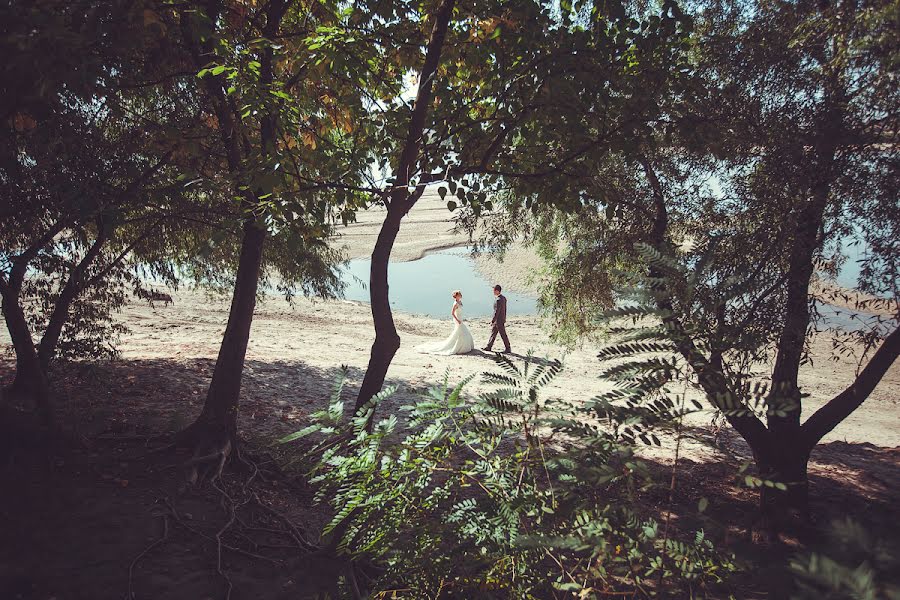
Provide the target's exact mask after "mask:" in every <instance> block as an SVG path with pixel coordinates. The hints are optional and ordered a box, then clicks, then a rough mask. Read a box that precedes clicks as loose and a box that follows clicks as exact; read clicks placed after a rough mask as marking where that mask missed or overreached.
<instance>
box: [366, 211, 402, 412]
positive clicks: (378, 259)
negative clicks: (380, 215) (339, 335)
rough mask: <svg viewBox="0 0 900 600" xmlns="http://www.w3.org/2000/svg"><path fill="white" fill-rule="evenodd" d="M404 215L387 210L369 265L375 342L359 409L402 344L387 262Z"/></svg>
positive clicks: (378, 388) (381, 382)
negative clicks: (395, 316)
mask: <svg viewBox="0 0 900 600" xmlns="http://www.w3.org/2000/svg"><path fill="white" fill-rule="evenodd" d="M402 217H403V215H400V214H397V211H391V210H390V209H389V210H388V214H387V217H386V218H385V220H384V224H383V225H382V226H381V231H379V232H378V239H377V241H376V242H375V249H374V250H373V251H372V265H371V268H370V269H369V300H370V302H371V304H372V319H373V321H374V322H375V342H374V343H373V344H372V351H371V354H370V355H369V365H368V366H367V367H366V375H365V377H364V378H363V382H362V386H360V389H359V394H358V396H357V398H356V410H359V409H360V408H362V407H363V406H365V405H366V403H368V402H369V400H371V399H372V398H373V397H374V396H375V394H377V393H378V392H380V391H381V388H382V387H383V386H384V378H385V377H386V376H387V372H388V369H389V368H390V366H391V361H392V360H393V359H394V355H395V354H396V353H397V350H398V349H399V348H400V336H399V335H398V334H397V328H396V326H395V325H394V315H393V313H392V312H391V304H390V294H389V293H388V264H389V262H390V259H391V249H392V248H393V247H394V241H395V240H396V239H397V233H398V232H399V231H400V220H401V219H402Z"/></svg>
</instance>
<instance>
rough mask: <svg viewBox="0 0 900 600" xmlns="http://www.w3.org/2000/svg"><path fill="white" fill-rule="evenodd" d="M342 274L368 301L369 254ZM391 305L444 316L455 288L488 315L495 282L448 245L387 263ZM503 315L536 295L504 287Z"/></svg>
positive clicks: (840, 318)
mask: <svg viewBox="0 0 900 600" xmlns="http://www.w3.org/2000/svg"><path fill="white" fill-rule="evenodd" d="M846 250H847V252H848V254H849V255H850V256H849V260H848V261H847V262H846V263H845V265H844V268H842V269H841V273H840V274H839V276H838V282H839V283H840V284H842V285H845V286H847V287H853V286H855V280H856V278H857V277H858V276H859V264H858V263H857V262H856V261H857V260H859V258H861V257H860V254H861V252H862V249H861V245H860V246H856V247H848V248H847V249H846ZM343 273H344V274H343V279H344V281H345V282H346V283H347V288H346V291H345V298H347V299H348V300H356V301H360V302H368V301H369V291H368V280H369V260H368V259H358V260H353V261H350V263H349V265H348V266H347V267H345V268H344V269H343ZM388 283H389V285H390V297H391V308H392V309H394V310H396V311H402V312H406V313H412V314H419V315H426V316H429V317H436V318H445V317H449V314H450V307H451V305H452V304H453V299H452V298H451V297H450V293H451V292H452V291H453V290H455V289H458V290H460V291H462V293H463V305H464V308H465V316H466V318H470V319H473V318H484V317H490V316H491V315H492V314H493V309H494V294H493V291H492V288H493V286H494V284H495V283H499V284H500V285H503V281H499V282H494V281H488V280H487V279H485V278H484V277H483V276H482V275H481V274H480V273H479V272H478V270H477V269H476V268H475V263H474V262H473V261H472V259H471V258H470V257H469V253H468V251H467V250H465V249H462V248H454V249H451V250H445V251H441V252H435V253H433V254H427V255H425V257H423V258H421V259H419V260H414V261H409V262H396V263H391V264H390V266H389V268H388ZM503 294H504V295H505V296H506V298H507V314H508V315H534V314H537V312H538V303H537V299H536V298H534V297H532V296H528V295H525V294H517V293H514V292H509V291H505V292H504V293H503ZM818 310H819V313H820V315H821V317H822V321H821V322H820V327H824V328H836V329H844V330H860V329H867V328H869V327H871V324H866V323H865V321H866V320H868V319H864V320H860V319H859V318H852V317H851V316H850V313H851V312H852V311H848V310H846V309H841V308H837V307H834V306H831V305H828V304H820V305H819V308H818ZM895 325H896V324H893V325H892V324H890V323H883V324H881V325H880V328H882V329H883V330H884V331H886V332H887V331H890V330H891V329H892V328H893V327H894V326H895Z"/></svg>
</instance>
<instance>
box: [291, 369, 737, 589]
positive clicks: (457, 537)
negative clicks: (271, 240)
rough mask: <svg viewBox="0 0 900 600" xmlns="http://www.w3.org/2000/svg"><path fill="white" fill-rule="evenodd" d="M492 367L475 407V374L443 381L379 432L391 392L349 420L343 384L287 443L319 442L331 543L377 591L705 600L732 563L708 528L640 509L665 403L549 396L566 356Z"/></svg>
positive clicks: (320, 488) (668, 410)
mask: <svg viewBox="0 0 900 600" xmlns="http://www.w3.org/2000/svg"><path fill="white" fill-rule="evenodd" d="M498 365H499V367H500V370H499V371H498V372H493V373H486V374H484V378H485V381H486V382H487V383H489V384H490V385H491V388H490V391H488V392H486V393H483V394H481V395H479V396H478V397H476V398H468V397H467V396H466V395H464V391H465V388H466V385H467V384H468V383H469V382H470V381H471V379H472V378H471V377H470V378H468V379H465V380H463V381H462V382H460V383H459V384H457V385H456V386H453V387H451V386H450V385H449V384H448V382H447V377H446V376H445V379H444V383H443V385H442V386H439V387H436V388H433V389H430V390H429V391H428V392H427V394H426V395H425V397H424V398H422V399H421V400H419V401H417V402H416V403H415V404H413V405H411V406H405V407H403V408H402V409H401V411H402V412H403V413H405V418H403V419H400V418H398V416H397V415H393V414H392V415H390V416H388V417H386V418H384V419H381V420H380V421H378V422H377V423H374V425H373V427H372V428H371V431H368V430H367V428H366V424H367V423H368V422H369V419H370V418H371V416H372V414H373V412H374V410H375V408H376V406H378V405H379V404H380V403H381V402H383V401H384V399H385V398H387V397H389V396H390V395H392V394H393V393H394V392H395V388H387V389H385V390H384V391H383V392H382V393H380V394H379V395H378V396H376V397H375V398H373V400H372V401H371V402H370V403H368V404H367V405H366V406H364V407H363V408H362V409H361V411H360V412H358V413H356V414H350V415H348V414H347V413H348V410H346V409H345V406H344V403H343V401H342V399H341V390H342V388H343V382H344V378H343V376H342V377H340V378H339V380H338V382H337V384H336V386H335V388H334V393H333V395H332V398H331V402H330V405H329V407H328V409H327V410H324V411H321V412H318V413H316V414H315V415H314V416H313V423H312V424H311V425H310V426H308V427H306V428H305V429H303V430H301V431H298V432H296V433H294V434H291V435H289V436H286V437H285V438H283V439H282V440H281V441H282V442H290V441H294V440H297V439H299V438H304V437H306V436H309V435H312V434H318V436H319V437H318V440H317V441H316V442H315V443H313V444H312V445H311V446H308V447H307V452H306V457H307V460H311V462H312V465H313V466H312V469H311V479H310V481H311V483H312V484H314V485H315V486H316V496H315V497H316V500H317V501H318V502H320V503H325V504H327V505H329V507H330V508H331V510H332V512H333V517H332V518H331V520H330V522H329V523H328V524H327V525H326V526H325V528H324V531H323V535H324V536H325V538H326V539H328V540H329V541H331V542H332V543H333V544H334V545H335V547H336V548H337V549H338V550H339V551H340V552H343V553H347V554H349V555H350V556H352V557H354V558H355V559H357V560H362V561H365V562H367V563H370V564H373V565H375V566H376V567H377V569H376V572H377V575H376V576H375V578H374V579H373V580H372V581H371V582H369V584H368V586H363V587H368V588H369V591H370V593H372V594H373V596H374V597H408V598H426V597H427V598H439V597H465V598H473V597H487V598H547V597H570V596H576V597H580V598H603V597H607V596H608V595H610V594H617V595H618V594H622V593H627V594H633V595H634V596H633V597H650V596H654V595H665V594H675V595H676V596H677V597H701V596H703V595H704V594H705V590H707V589H708V587H709V586H710V585H711V584H714V583H716V582H720V581H722V580H723V579H724V578H725V577H726V576H727V575H728V574H729V573H730V572H731V571H733V570H734V568H735V567H734V565H733V563H732V562H731V560H730V559H728V558H726V557H723V556H721V555H720V554H718V553H717V552H716V551H715V550H714V548H713V545H712V544H711V542H710V541H709V540H708V539H706V538H705V537H704V534H703V532H702V531H700V532H697V533H696V534H695V535H693V536H690V537H689V538H688V539H680V538H676V537H675V536H671V535H669V532H668V531H667V528H663V527H661V526H660V524H659V523H658V522H657V521H656V520H655V519H654V518H653V517H652V516H650V514H648V513H649V511H646V510H643V509H642V508H641V506H640V504H639V503H638V502H637V500H638V496H639V494H640V492H641V491H642V490H645V489H647V487H648V485H650V484H651V483H652V477H651V475H650V472H649V470H648V469H647V468H646V466H645V465H644V464H643V463H642V462H641V460H639V459H638V458H637V457H636V455H635V445H634V444H635V440H636V438H638V439H640V438H645V437H647V436H648V434H649V429H650V427H651V424H656V425H658V424H659V423H660V422H661V420H663V418H664V417H666V418H667V417H671V416H673V415H674V414H677V411H675V410H673V409H672V405H671V403H665V402H662V403H659V404H655V405H653V406H657V408H656V409H654V408H648V407H647V406H638V405H637V403H635V402H630V403H625V404H619V405H616V408H615V410H613V409H612V404H610V403H604V402H605V401H603V402H600V403H599V404H598V403H597V402H593V401H592V402H589V403H587V405H586V406H578V407H576V406H573V405H571V404H568V403H565V402H559V401H557V402H552V401H548V402H543V401H542V400H541V398H540V394H539V392H540V390H541V389H542V388H543V387H544V386H545V385H547V384H548V383H549V382H550V381H551V380H552V379H553V378H554V377H556V375H557V374H558V373H559V372H560V370H561V369H562V365H561V364H560V363H559V362H558V361H537V360H535V359H534V358H532V357H530V356H529V357H528V358H527V359H526V360H525V361H524V364H522V365H521V367H520V366H518V365H516V364H514V363H513V362H511V361H510V360H509V359H507V358H505V357H502V356H499V357H498ZM344 375H346V372H345V373H344ZM598 400H599V399H598ZM658 400H659V398H657V401H658ZM598 407H599V408H598ZM598 410H599V412H598ZM598 414H602V415H603V418H604V419H605V420H607V421H608V422H607V423H601V422H600V420H599V419H598V418H597V417H598ZM610 424H611V425H612V426H609V425H610ZM647 439H648V441H651V443H652V440H651V439H650V438H649V437H647ZM663 529H666V530H665V531H663ZM360 585H363V584H362V583H360V582H353V586H351V587H358V586H360Z"/></svg>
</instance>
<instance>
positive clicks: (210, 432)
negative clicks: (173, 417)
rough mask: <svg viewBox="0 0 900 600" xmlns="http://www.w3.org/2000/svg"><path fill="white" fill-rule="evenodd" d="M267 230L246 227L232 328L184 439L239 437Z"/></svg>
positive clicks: (226, 440) (248, 224)
mask: <svg viewBox="0 0 900 600" xmlns="http://www.w3.org/2000/svg"><path fill="white" fill-rule="evenodd" d="M265 240H266V231H265V230H264V229H262V228H261V227H259V226H258V225H257V224H256V223H255V222H253V221H249V220H248V221H247V222H246V223H245V224H244V237H243V240H242V242H241V255H240V261H239V263H238V271H237V278H236V280H235V284H234V295H233V296H232V299H231V311H230V313H229V315H228V325H227V326H226V327H225V335H224V336H223V337H222V345H221V346H220V347H219V355H218V358H217V359H216V367H215V370H214V371H213V378H212V383H211V384H210V386H209V390H208V392H207V394H206V402H205V403H204V404H203V411H202V412H201V413H200V416H199V417H198V418H197V420H196V421H195V422H194V423H193V424H192V425H191V426H190V427H188V429H186V430H185V431H184V432H183V433H182V439H185V440H189V441H192V442H196V441H198V439H199V440H203V439H204V438H205V439H213V440H216V441H217V443H218V442H221V443H223V444H224V443H233V441H234V438H235V437H236V435H237V409H238V398H239V397H240V393H241V376H242V375H243V372H244V358H245V356H246V354H247V344H248V343H249V340H250V325H251V323H252V322H253V311H254V309H255V308H256V293H257V288H258V285H259V273H260V265H261V264H262V254H263V247H264V245H265Z"/></svg>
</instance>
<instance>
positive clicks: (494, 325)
mask: <svg viewBox="0 0 900 600" xmlns="http://www.w3.org/2000/svg"><path fill="white" fill-rule="evenodd" d="M501 291H503V288H501V287H500V286H499V285H495V286H494V296H495V297H496V299H495V300H494V318H493V319H491V339H489V340H488V343H487V346H485V347H484V348H482V350H487V351H488V352H490V351H491V346H493V345H494V340H496V339H497V334H498V333H499V334H500V337H501V338H502V339H503V344H504V345H505V346H506V349H505V350H504V351H503V352H504V353H506V354H509V353H510V352H512V350H510V349H509V338H508V337H507V336H506V296H504V295H503V294H501V293H500V292H501Z"/></svg>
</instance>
